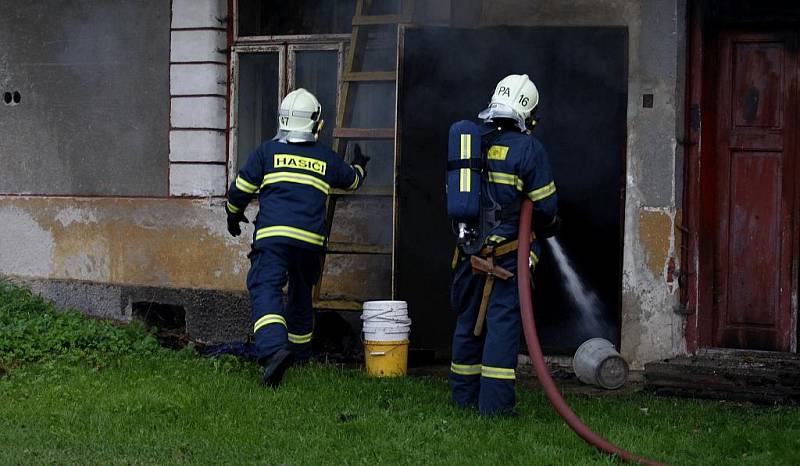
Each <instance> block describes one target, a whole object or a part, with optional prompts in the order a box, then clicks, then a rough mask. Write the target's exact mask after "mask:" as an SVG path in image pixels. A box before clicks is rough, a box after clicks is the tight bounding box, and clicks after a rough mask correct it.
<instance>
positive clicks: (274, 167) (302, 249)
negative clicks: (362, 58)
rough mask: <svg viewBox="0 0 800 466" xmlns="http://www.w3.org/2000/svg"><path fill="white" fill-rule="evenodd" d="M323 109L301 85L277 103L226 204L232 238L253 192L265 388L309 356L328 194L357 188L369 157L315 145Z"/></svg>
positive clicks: (250, 283) (257, 336)
mask: <svg viewBox="0 0 800 466" xmlns="http://www.w3.org/2000/svg"><path fill="white" fill-rule="evenodd" d="M321 112H322V108H321V106H320V104H319V102H318V101H317V99H316V98H315V97H314V96H313V95H312V94H311V93H310V92H308V91H306V90H305V89H298V90H295V91H293V92H291V93H289V94H288V95H287V96H286V98H284V99H283V101H282V102H281V106H280V111H279V115H278V123H279V128H280V129H279V131H278V134H277V136H276V137H275V139H273V140H271V141H267V142H265V143H263V144H262V145H261V146H260V147H259V148H258V149H256V150H255V151H254V152H253V153H252V154H250V156H249V157H248V159H247V162H246V163H245V165H244V166H243V167H241V169H240V170H239V174H238V176H237V177H236V180H235V182H234V183H232V184H231V187H230V189H229V190H228V202H227V204H226V206H225V210H226V212H227V214H228V231H229V232H230V234H231V235H233V236H238V235H240V234H241V229H240V226H239V224H240V223H241V222H245V223H246V222H247V221H248V220H247V218H246V217H245V216H244V211H245V208H246V207H247V205H248V203H249V202H250V200H251V199H252V198H253V197H256V196H257V197H258V201H259V210H258V215H257V217H256V219H255V233H254V238H253V250H252V252H251V254H250V260H251V266H250V272H249V273H248V275H247V289H248V291H249V293H250V303H251V307H252V311H251V312H252V314H251V315H252V321H253V333H254V349H255V356H256V357H257V358H258V361H259V362H260V363H261V364H262V365H263V366H264V376H263V380H262V383H263V384H264V385H266V386H271V387H277V386H278V384H280V381H281V379H282V377H283V373H284V372H285V370H286V368H288V367H289V366H290V365H291V364H292V363H293V362H294V361H296V360H307V359H308V357H309V356H310V347H311V338H312V333H313V317H312V307H311V306H312V302H311V292H312V288H313V286H314V284H315V283H316V282H317V280H318V279H319V275H320V273H321V270H320V268H321V258H322V254H323V251H324V248H325V243H326V241H327V233H328V232H327V231H326V224H325V223H326V204H327V200H328V194H329V192H330V190H331V189H334V188H339V189H347V190H355V189H358V188H359V187H360V186H361V184H362V183H363V182H364V177H365V176H366V165H367V161H368V160H369V158H368V157H366V156H364V155H362V154H361V151H360V149H359V148H358V146H356V150H355V157H354V159H353V164H352V165H350V164H347V163H345V162H344V161H343V160H342V158H341V157H340V156H339V155H338V154H336V153H335V152H333V151H332V150H331V149H330V148H328V147H326V146H325V145H323V144H321V143H319V142H318V141H317V135H318V134H319V131H320V129H321V126H322V120H321ZM287 282H288V285H289V286H288V296H287V299H286V302H285V303H284V295H283V288H284V286H286V284H287Z"/></svg>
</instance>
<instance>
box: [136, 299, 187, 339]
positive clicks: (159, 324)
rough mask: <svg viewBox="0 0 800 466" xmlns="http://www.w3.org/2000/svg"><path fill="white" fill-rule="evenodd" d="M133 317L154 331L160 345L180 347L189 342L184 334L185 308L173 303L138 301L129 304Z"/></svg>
mask: <svg viewBox="0 0 800 466" xmlns="http://www.w3.org/2000/svg"><path fill="white" fill-rule="evenodd" d="M131 308H132V311H133V318H134V319H137V320H140V321H142V322H144V324H145V325H147V327H149V328H151V329H152V330H154V331H155V336H156V338H157V339H158V342H159V343H160V344H161V346H164V347H167V348H172V349H180V348H183V347H184V346H186V345H187V344H188V343H189V339H188V338H187V336H186V310H185V309H184V308H183V306H177V305H175V304H164V303H154V302H149V301H140V302H135V303H133V304H131Z"/></svg>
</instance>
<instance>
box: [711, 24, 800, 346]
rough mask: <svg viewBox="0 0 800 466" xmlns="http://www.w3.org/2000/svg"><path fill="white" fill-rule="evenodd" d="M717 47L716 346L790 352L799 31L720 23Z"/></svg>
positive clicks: (793, 303)
mask: <svg viewBox="0 0 800 466" xmlns="http://www.w3.org/2000/svg"><path fill="white" fill-rule="evenodd" d="M718 45H719V48H718V53H719V55H718V70H719V73H718V76H717V87H716V89H717V105H716V107H717V116H716V125H717V131H716V133H717V144H716V156H715V167H713V169H712V170H710V171H709V173H711V174H713V175H712V176H714V177H715V178H716V179H715V180H714V182H713V183H711V184H710V185H711V186H714V187H715V189H714V193H713V195H714V197H715V202H714V206H715V218H714V222H715V254H714V274H713V276H714V280H713V287H714V289H713V307H714V308H713V313H714V319H713V326H714V328H713V331H712V332H711V333H712V335H711V336H712V344H713V346H719V347H726V348H749V349H762V350H777V351H790V350H793V349H794V340H795V335H796V333H795V316H796V306H797V303H796V298H794V299H793V298H792V295H793V294H794V293H796V286H797V266H796V261H797V245H798V238H800V235H798V226H797V216H798V215H797V210H798V206H800V203H798V202H797V199H796V198H797V192H796V190H795V188H796V185H797V184H798V183H797V178H798V174H797V172H796V165H797V159H798V157H797V146H796V143H797V128H798V127H797V117H798V115H797V113H798V99H797V91H798V89H797V79H798V78H797V70H798V63H797V51H796V50H797V34H796V33H794V32H789V31H787V32H758V33H756V32H741V31H724V32H722V33H720V35H719V43H718ZM708 194H712V193H708Z"/></svg>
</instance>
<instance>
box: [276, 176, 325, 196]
mask: <svg viewBox="0 0 800 466" xmlns="http://www.w3.org/2000/svg"><path fill="white" fill-rule="evenodd" d="M281 182H286V183H297V184H304V185H306V186H311V187H312V188H317V189H319V190H320V191H322V192H323V193H325V195H327V194H328V193H329V192H330V190H331V186H330V185H329V184H328V183H326V182H324V181H322V180H321V179H319V178H317V177H315V176H313V175H306V174H305V173H292V172H275V173H268V174H267V175H265V176H264V182H263V183H261V187H262V188H263V187H264V186H266V185H268V184H274V183H281Z"/></svg>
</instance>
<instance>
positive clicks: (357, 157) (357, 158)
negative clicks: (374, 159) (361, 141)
mask: <svg viewBox="0 0 800 466" xmlns="http://www.w3.org/2000/svg"><path fill="white" fill-rule="evenodd" d="M369 160H370V157H369V156H367V155H364V154H362V153H361V146H359V145H358V144H356V147H355V148H354V149H353V165H359V166H360V167H361V168H363V169H364V171H365V172H366V171H367V162H369Z"/></svg>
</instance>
